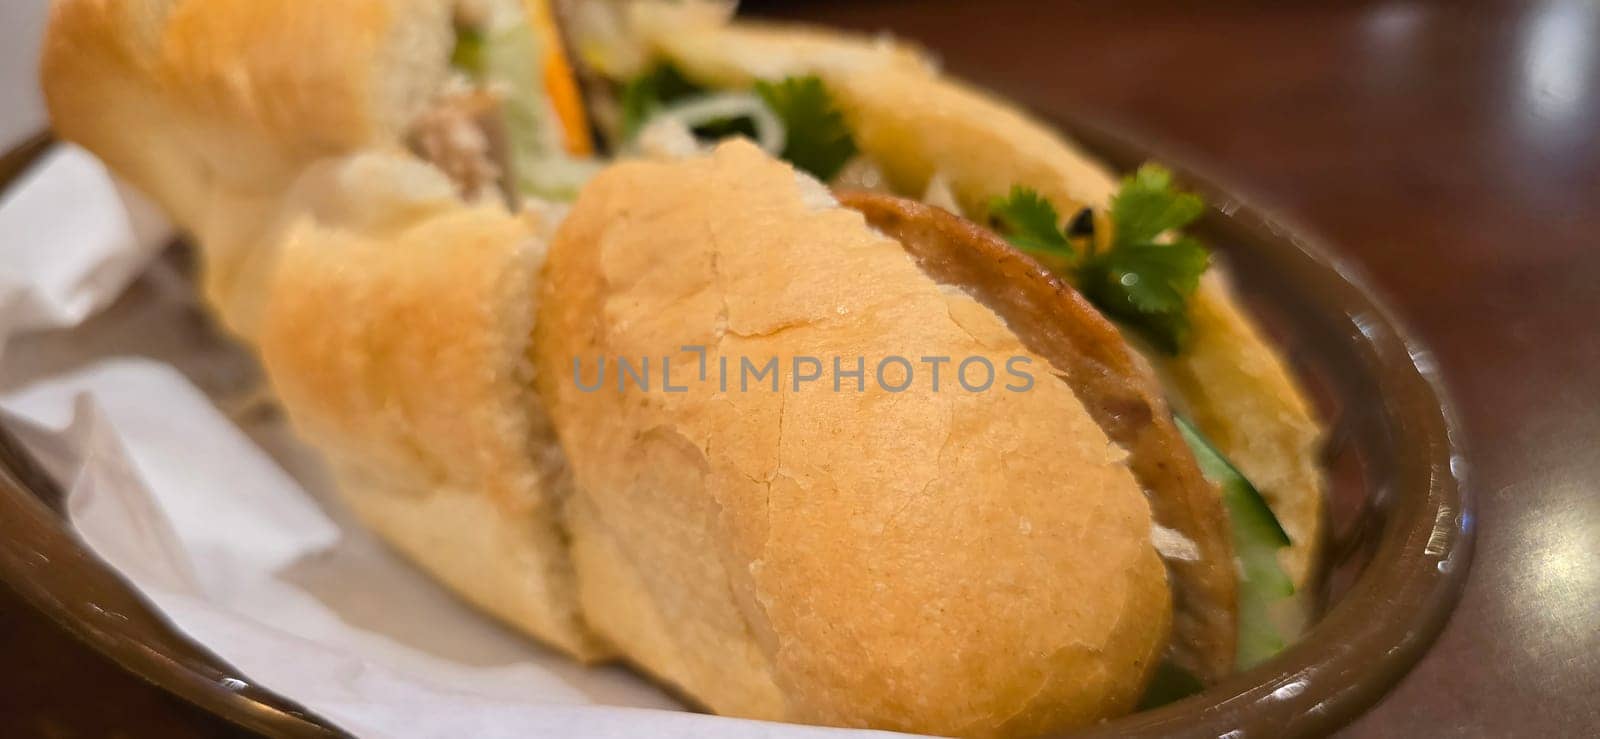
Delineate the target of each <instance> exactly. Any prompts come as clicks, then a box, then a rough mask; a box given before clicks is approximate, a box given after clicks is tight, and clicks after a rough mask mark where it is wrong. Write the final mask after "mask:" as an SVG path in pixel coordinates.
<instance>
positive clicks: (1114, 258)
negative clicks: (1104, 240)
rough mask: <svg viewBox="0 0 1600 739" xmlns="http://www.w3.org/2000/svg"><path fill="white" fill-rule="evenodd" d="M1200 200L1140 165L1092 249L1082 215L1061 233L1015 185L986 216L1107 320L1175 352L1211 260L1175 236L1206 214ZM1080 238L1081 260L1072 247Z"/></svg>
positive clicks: (1035, 198) (1041, 206) (1044, 209)
mask: <svg viewBox="0 0 1600 739" xmlns="http://www.w3.org/2000/svg"><path fill="white" fill-rule="evenodd" d="M1205 207H1206V206H1205V201H1203V200H1201V199H1200V198H1199V197H1198V196H1195V195H1193V194H1190V193H1186V192H1182V191H1180V190H1178V189H1176V188H1174V187H1173V185H1172V173H1171V172H1168V171H1167V170H1166V169H1163V168H1162V167H1159V166H1157V165H1154V164H1146V165H1144V166H1143V167H1140V168H1139V171H1138V172H1137V173H1135V174H1134V175H1133V176H1132V177H1129V178H1127V179H1125V180H1123V182H1122V188H1121V189H1120V190H1119V191H1118V192H1117V195H1116V197H1114V198H1112V200H1111V225H1112V235H1111V243H1110V248H1107V249H1101V250H1098V251H1097V250H1095V248H1094V246H1095V240H1094V217H1093V214H1091V213H1090V212H1089V211H1088V210H1087V209H1085V210H1081V211H1079V212H1078V213H1077V215H1075V216H1073V218H1072V223H1071V224H1070V225H1068V226H1067V228H1066V229H1065V230H1063V229H1062V227H1061V225H1060V222H1061V217H1060V215H1059V214H1058V213H1057V212H1056V209H1055V206H1053V205H1051V204H1050V202H1049V201H1048V200H1045V199H1044V198H1042V197H1040V196H1039V193H1038V192H1035V191H1034V190H1031V189H1029V188H1027V187H1023V186H1021V185H1017V186H1013V187H1012V188H1011V194H1010V195H1008V196H1006V197H1004V198H996V199H995V200H994V201H993V202H992V203H990V205H989V215H990V218H991V219H992V220H993V222H994V224H995V226H996V230H997V231H998V232H999V233H1000V234H1001V235H1003V236H1005V238H1006V240H1007V241H1010V242H1011V243H1012V244H1014V245H1016V246H1017V247H1018V248H1020V249H1022V250H1023V251H1026V252H1028V253H1029V254H1031V255H1033V256H1034V258H1036V259H1038V260H1039V261H1040V262H1041V263H1043V264H1044V265H1045V266H1047V267H1049V268H1050V269H1053V270H1055V271H1057V272H1060V273H1062V274H1064V275H1066V276H1067V277H1068V278H1069V279H1071V280H1072V281H1073V283H1074V284H1075V285H1077V287H1078V289H1079V290H1080V291H1081V292H1083V295H1084V297H1086V298H1088V299H1089V302H1091V303H1094V305H1095V306H1096V307H1098V308H1099V309H1100V310H1101V311H1102V312H1104V313H1105V314H1106V315H1108V316H1110V317H1112V318H1116V319H1117V320H1119V321H1121V322H1122V323H1123V324H1124V325H1126V326H1129V327H1131V328H1132V329H1134V330H1136V331H1139V332H1140V333H1142V334H1144V335H1145V336H1146V337H1147V338H1148V339H1149V340H1150V341H1151V342H1152V343H1154V344H1155V345H1156V346H1157V347H1159V348H1160V349H1161V350H1163V351H1166V352H1170V353H1177V351H1178V350H1179V349H1181V348H1182V347H1183V343H1184V341H1185V339H1187V337H1188V334H1189V328H1190V327H1189V305H1188V304H1189V297H1190V296H1191V295H1193V294H1194V291H1195V290H1196V289H1197V288H1198V287H1199V285H1200V275H1201V273H1203V272H1205V270H1206V267H1207V266H1209V265H1210V263H1211V254H1210V252H1209V251H1207V250H1206V247H1205V245H1203V244H1201V243H1200V242H1199V241H1198V240H1196V239H1194V238H1191V237H1189V236H1185V235H1183V234H1182V233H1181V232H1180V229H1182V228H1183V227H1185V226H1188V225H1189V224H1191V223H1193V222H1194V221H1195V220H1196V219H1197V218H1199V217H1200V215H1201V214H1202V213H1204V212H1205ZM1073 239H1085V240H1086V241H1085V243H1087V246H1088V249H1087V253H1086V254H1083V255H1080V254H1079V253H1078V251H1077V250H1076V249H1074V248H1073Z"/></svg>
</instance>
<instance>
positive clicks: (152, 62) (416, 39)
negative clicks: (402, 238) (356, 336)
mask: <svg viewBox="0 0 1600 739" xmlns="http://www.w3.org/2000/svg"><path fill="white" fill-rule="evenodd" d="M452 33H453V32H452V30H451V26H450V19H449V8H448V4H447V3H441V2H432V1H430V0H276V1H275V2H261V1H260V0H60V1H58V2H56V3H54V4H53V6H52V8H51V16H50V22H49V28H48V31H47V34H46V37H45V44H44V50H43V58H42V61H41V83H42V86H43V89H44V93H45V100H46V103H47V104H48V106H49V109H50V115H51V121H52V123H53V125H54V127H55V131H56V133H57V134H58V135H60V136H61V137H62V138H64V139H66V140H68V141H72V142H74V143H77V144H80V145H82V146H84V147H85V148H88V149H89V150H91V151H93V152H94V153H95V154H96V155H98V156H99V157H100V158H101V159H103V160H104V161H105V162H106V163H107V164H109V165H110V166H111V168H112V169H113V170H114V171H116V172H117V173H118V175H120V176H122V177H123V178H125V179H127V180H128V181H129V182H131V183H133V184H134V185H136V186H138V187H139V189H141V190H143V191H144V192H146V193H148V194H150V195H151V196H153V197H154V198H155V199H156V200H157V201H158V202H159V203H160V204H161V205H162V206H163V207H164V208H165V209H166V211H167V212H168V213H169V214H171V215H172V216H173V219H174V220H175V221H176V222H177V223H178V224H179V225H180V226H182V227H184V228H185V229H187V230H189V231H190V232H192V233H193V234H194V235H195V236H196V237H197V241H198V242H199V243H200V244H201V246H202V248H203V249H205V250H206V252H207V254H206V259H205V260H204V269H205V274H204V286H205V290H206V292H207V295H208V297H209V298H211V301H212V303H213V304H214V305H216V306H217V307H218V308H219V309H220V311H221V313H222V316H223V318H224V320H225V321H226V322H227V324H228V325H229V327H230V328H232V329H233V330H235V331H236V332H239V333H241V334H243V335H245V336H249V335H250V334H251V333H252V332H253V330H254V321H255V320H256V319H257V318H258V315H257V312H256V304H257V302H258V300H259V296H256V295H253V294H249V293H252V292H253V291H254V290H256V289H258V287H259V286H260V285H261V284H263V283H264V276H263V275H261V274H257V273H256V272H255V271H253V268H254V266H255V265H256V264H257V260H258V257H259V253H260V252H261V251H263V250H264V249H265V244H264V242H267V241H270V238H268V237H265V236H263V232H264V229H266V228H268V227H269V225H270V224H271V223H272V222H273V217H274V216H275V214H276V213H277V202H278V201H279V199H280V198H281V197H282V194H283V192H284V191H285V190H286V189H287V188H288V186H289V184H290V183H291V182H292V181H293V180H294V179H295V178H296V177H298V176H299V174H300V172H301V171H302V170H303V169H304V168H305V167H306V166H307V165H308V164H310V163H311V162H312V161H315V160H317V159H319V158H322V157H327V156H334V155H339V154H343V153H348V152H352V151H357V150H362V149H388V148H395V147H398V145H399V140H400V135H401V132H402V130H403V128H404V127H405V125H406V124H407V123H408V122H409V121H410V120H411V119H412V118H413V117H414V116H415V115H416V113H417V112H418V111H420V110H421V108H422V106H423V105H425V104H426V103H427V102H428V99H429V97H430V96H431V95H432V93H433V91H434V90H435V89H437V88H438V86H439V85H440V84H442V82H443V80H444V78H445V75H446V74H447V71H448V58H449V53H450V45H451V43H452V41H451V39H452ZM240 291H243V292H244V293H246V294H244V295H241V294H239V293H240Z"/></svg>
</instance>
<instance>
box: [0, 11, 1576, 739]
mask: <svg viewBox="0 0 1600 739" xmlns="http://www.w3.org/2000/svg"><path fill="white" fill-rule="evenodd" d="M750 9H751V10H753V11H758V12H766V13H775V14H779V15H786V16H796V17H807V18H813V19H817V20H821V21H825V22H829V23H833V24H838V25H843V26H849V27H857V28H863V29H880V28H890V29H894V30H895V31H896V32H897V33H899V34H900V35H902V36H905V37H908V38H912V39H916V40H918V41H921V42H923V43H924V44H926V45H927V46H928V47H930V48H932V49H936V50H937V51H938V52H939V53H940V54H941V55H942V56H943V58H944V60H945V63H946V66H947V67H948V68H949V69H950V70H952V71H954V72H956V73H957V74H960V75H962V76H965V77H968V78H970V79H972V80H975V81H977V82H979V83H982V84H986V85H989V86H992V87H994V88H996V89H998V90H1001V91H1003V92H1005V93H1007V94H1009V95H1012V96H1013V97H1016V98H1018V99H1020V100H1022V101H1023V102H1025V103H1027V104H1028V105H1030V106H1032V107H1033V108H1035V109H1036V110H1038V111H1040V112H1041V113H1043V114H1045V115H1048V114H1050V113H1051V112H1052V111H1061V110H1067V109H1087V110H1092V111H1096V112H1098V113H1102V114H1103V115H1104V117H1105V118H1107V119H1108V120H1111V121H1115V122H1118V123H1121V124H1123V125H1125V126H1126V127H1127V128H1128V129H1130V130H1132V131H1135V132H1137V133H1140V134H1142V135H1147V136H1148V137H1150V138H1153V139H1155V140H1157V141H1160V142H1165V143H1166V144H1169V145H1171V146H1172V147H1173V149H1174V150H1175V151H1178V152H1180V155H1181V156H1182V157H1183V158H1184V159H1185V160H1187V161H1188V162H1190V163H1193V164H1196V165H1199V166H1202V167H1203V168H1205V169H1206V170H1207V171H1209V172H1212V173H1214V174H1216V175H1217V176H1218V177H1219V178H1220V179H1223V180H1224V181H1231V182H1233V183H1235V185H1236V189H1237V190H1238V191H1239V192H1240V193H1241V194H1243V195H1245V196H1247V197H1250V198H1252V199H1254V200H1256V201H1257V202H1260V203H1262V204H1265V205H1267V206H1268V207H1270V208H1273V209H1276V210H1278V211H1280V212H1281V213H1282V214H1283V215H1284V216H1286V217H1287V218H1288V219H1289V220H1290V221H1293V222H1299V223H1301V224H1303V225H1304V226H1305V227H1306V228H1308V229H1309V230H1310V231H1311V232H1313V233H1316V234H1319V235H1321V236H1323V237H1325V238H1326V239H1327V241H1328V242H1330V243H1332V244H1333V245H1334V246H1335V247H1336V248H1337V249H1338V250H1339V251H1340V252H1341V253H1342V254H1344V255H1345V256H1347V257H1348V258H1349V259H1350V261H1352V262H1353V263H1355V264H1357V265H1359V266H1360V267H1361V268H1363V269H1364V270H1365V271H1366V272H1367V273H1369V274H1370V276H1371V277H1372V278H1373V282H1374V283H1375V284H1376V285H1377V286H1378V287H1379V288H1380V289H1382V290H1383V291H1385V292H1386V293H1388V295H1389V297H1390V298H1391V301H1392V303H1393V304H1394V305H1395V306H1396V307H1397V308H1398V309H1399V311H1400V314H1401V316H1402V317H1403V318H1404V319H1405V320H1406V321H1407V322H1408V323H1409V324H1410V325H1411V326H1412V327H1413V328H1414V329H1416V331H1417V333H1418V334H1419V335H1420V337H1421V338H1422V339H1423V341H1424V342H1425V343H1426V344H1427V345H1428V346H1430V347H1431V348H1432V349H1433V352H1434V358H1435V359H1436V361H1437V362H1438V364H1439V366H1440V367H1441V368H1442V370H1443V374H1444V377H1445V378H1446V381H1447V383H1448V385H1449V387H1450V389H1451V391H1452V392H1453V394H1454V396H1455V399H1456V401H1457V402H1458V405H1459V409H1460V411H1461V415H1462V417H1463V420H1464V425H1465V427H1466V430H1467V432H1468V438H1467V444H1468V449H1469V456H1470V459H1471V462H1472V469H1471V478H1470V484H1471V486H1472V488H1473V489H1474V491H1475V492H1476V494H1477V497H1478V505H1479V507H1478V511H1479V515H1480V524H1481V528H1480V535H1479V540H1478V549H1477V556H1476V561H1475V563H1474V565H1473V570H1472V577H1471V580H1470V582H1469V584H1468V586H1467V590H1466V595H1465V597H1464V599H1463V601H1462V604H1461V607H1460V609H1459V611H1458V612H1457V613H1456V616H1455V618H1454V619H1453V621H1452V622H1451V624H1450V626H1449V628H1448V629H1447V630H1446V632H1445V634H1444V635H1443V637H1442V638H1441V639H1440V640H1439V642H1438V644H1437V646H1436V647H1435V648H1434V649H1433V651H1432V652H1431V653H1430V654H1429V656H1428V657H1427V658H1426V659H1425V660H1424V661H1423V662H1422V664H1421V665H1419V666H1418V667H1417V669H1416V670H1415V671H1414V672H1412V674H1411V675H1410V677H1408V678H1407V679H1406V680H1405V682H1404V683H1402V684H1401V685H1400V687H1399V688H1398V689H1397V690H1396V691H1395V692H1394V693H1393V694H1392V695H1391V696H1390V697H1389V698H1388V699H1387V700H1385V701H1384V702H1383V703H1382V704H1380V705H1379V706H1378V707H1377V708H1375V709H1374V710H1373V711H1371V712H1370V713H1369V714H1367V715H1366V716H1365V717H1364V718H1362V719H1361V720H1359V721H1358V722H1357V723H1355V724H1354V725H1353V726H1352V727H1351V728H1350V729H1349V730H1348V732H1347V733H1348V734H1350V735H1351V736H1412V735H1421V736H1437V735H1441V734H1455V735H1472V736H1477V735H1483V736H1506V735H1512V734H1515V735H1528V736H1539V735H1550V736H1572V735H1584V734H1587V735H1594V734H1596V733H1600V704H1597V703H1596V701H1595V698H1594V697H1595V696H1596V695H1597V694H1600V490H1597V489H1596V488H1597V484H1600V330H1597V328H1596V327H1595V322H1596V321H1597V319H1600V237H1597V235H1596V234H1600V209H1596V208H1595V206H1596V205H1600V134H1597V132H1600V8H1597V6H1596V5H1593V4H1590V3H1585V2H1580V1H1577V0H1573V1H1571V2H1547V3H1531V2H1525V3H1481V4H1469V3H1451V2H1438V3H1349V2H1345V3H1332V2H1330V3H1323V4H1310V3H1263V4H1261V5H1260V6H1258V7H1244V6H1228V7H1222V8H1218V7H1215V5H1214V4H1198V3H1190V2H1180V1H1179V0H1170V1H1164V2H1120V3H1116V2H1103V3H1087V4H1079V3H1045V2H1039V1H1038V0H1004V1H1002V2H982V3H978V2H971V1H970V0H933V1H929V2H871V3H865V2H837V3H806V4H799V3H781V4H780V3H757V4H753V5H751V6H750ZM0 654H3V655H5V658H4V660H5V663H6V666H7V668H8V669H6V670H5V671H4V676H3V677H0V734H7V735H10V734H11V733H12V732H7V731H4V729H5V728H8V727H7V726H6V725H7V724H9V725H11V726H12V727H15V728H20V729H25V730H26V731H27V733H29V734H34V733H45V732H47V733H48V734H50V735H55V736H99V735H102V734H104V733H106V732H107V731H108V729H110V728H112V727H122V729H123V731H122V732H121V733H122V734H124V735H140V736H143V735H151V736H155V735H161V736H206V735H213V734H216V733H218V732H219V731H221V729H222V727H221V726H220V725H219V724H218V723H217V722H215V721H214V720H212V719H209V718H207V717H204V716H200V715H197V714H196V712H194V711H191V710H189V709H187V708H186V707H184V706H183V705H181V704H179V703H177V702H176V701H174V700H171V699H168V698H166V697H165V696H162V695H160V694H158V693H156V692H155V691H154V689H152V688H148V687H146V686H144V685H142V684H141V683H139V682H138V681H137V680H135V679H134V678H131V677H127V676H124V675H122V674H120V673H119V672H117V671H116V669H115V668H113V667H111V666H110V665H109V664H107V663H105V662H104V661H103V660H101V659H100V658H99V657H97V656H95V655H92V654H88V653H86V652H84V651H83V650H82V649H80V648H78V647H76V646H75V645H74V644H73V643H71V642H70V640H68V639H67V638H66V637H64V636H62V635H60V634H58V633H57V632H56V631H55V630H54V629H53V627H51V626H50V625H49V624H45V623H41V622H40V621H39V619H38V618H37V617H36V616H33V615H32V614H30V613H28V612H26V611H25V610H22V609H21V608H20V606H19V605H18V604H17V602H16V601H15V599H13V598H11V597H10V596H9V595H5V594H0Z"/></svg>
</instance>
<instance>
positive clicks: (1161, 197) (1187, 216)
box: [1111, 164, 1206, 243]
mask: <svg viewBox="0 0 1600 739" xmlns="http://www.w3.org/2000/svg"><path fill="white" fill-rule="evenodd" d="M1205 209H1206V204H1205V201H1203V200H1201V199H1200V197H1199V196H1197V195H1193V194H1191V193H1186V192H1182V191H1179V190H1177V189H1175V188H1173V186H1172V173H1171V172H1168V171H1167V170H1166V169H1165V168H1163V167H1161V166H1158V165H1155V164H1146V165H1144V166H1142V167H1140V168H1139V171H1138V172H1137V173H1135V174H1134V175H1133V176H1132V177H1129V178H1127V179H1124V180H1123V181H1122V189H1121V190H1119V191H1117V196H1116V197H1115V198H1113V199H1112V200H1111V222H1112V223H1113V224H1115V226H1116V236H1117V240H1118V241H1121V242H1125V243H1142V242H1147V241H1152V240H1154V239H1155V238H1156V237H1157V236H1160V235H1161V234H1163V233H1166V232H1168V231H1172V230H1176V229H1180V228H1183V227H1184V226H1187V225H1189V224H1190V223H1193V222H1194V221H1195V219H1196V218H1199V217H1200V214H1201V213H1203V212H1205Z"/></svg>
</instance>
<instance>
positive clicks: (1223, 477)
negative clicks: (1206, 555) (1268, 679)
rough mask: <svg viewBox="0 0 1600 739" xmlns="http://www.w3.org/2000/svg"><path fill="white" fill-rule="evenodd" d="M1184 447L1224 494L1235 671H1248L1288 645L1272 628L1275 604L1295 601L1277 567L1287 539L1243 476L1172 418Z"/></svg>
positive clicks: (1188, 427) (1189, 428) (1289, 583)
mask: <svg viewBox="0 0 1600 739" xmlns="http://www.w3.org/2000/svg"><path fill="white" fill-rule="evenodd" d="M1174 420H1176V421H1177V424H1178V430H1179V431H1180V432H1182V433H1183V439H1184V441H1186V442H1188V443H1189V448H1190V449H1191V450H1193V451H1194V456H1195V460H1196V461H1197V462H1199V463H1200V471H1201V472H1202V473H1204V474H1205V476H1206V478H1207V479H1209V480H1211V481H1212V482H1214V483H1216V484H1217V485H1218V486H1219V487H1221V488H1222V504H1223V507H1224V508H1226V509H1227V511H1228V520H1229V522H1230V524H1231V528H1232V530H1233V551H1234V556H1235V558H1236V559H1237V561H1238V566H1239V646H1238V652H1237V654H1236V657H1235V660H1234V662H1235V668H1236V669H1240V670H1243V669H1247V668H1250V667H1254V666H1255V665H1258V664H1261V663H1262V662H1264V661H1266V660H1267V659H1268V658H1270V657H1271V656H1272V655H1274V654H1277V653H1278V652H1280V651H1283V648H1284V647H1285V646H1286V645H1287V643H1286V641H1285V639H1284V637H1283V634H1282V633H1281V632H1280V631H1279V630H1278V627H1277V625H1276V624H1274V623H1273V619H1272V614H1271V607H1272V605H1273V603H1275V602H1277V601H1280V600H1282V599H1284V598H1287V597H1289V596H1291V595H1294V582H1293V581H1292V580H1290V579H1289V576H1288V575H1287V574H1284V571H1283V567H1282V566H1280V565H1279V564H1278V550H1279V549H1282V548H1284V547H1286V546H1289V534H1288V533H1286V532H1285V531H1284V530H1283V526H1282V525H1281V524H1279V523H1278V517H1277V516H1274V515H1272V509H1271V508H1269V507H1267V501H1266V499H1265V498H1262V497H1261V492H1260V491H1258V490H1256V488H1255V486H1254V485H1251V484H1250V481H1249V480H1247V479H1245V477H1244V475H1242V474H1239V470H1238V469H1236V468H1235V467H1234V466H1233V465H1232V464H1231V463H1229V462H1228V460H1227V458H1225V457H1223V456H1222V454H1221V453H1220V452H1218V451H1217V450H1216V448H1215V447H1213V446H1211V443H1210V442H1208V441H1206V439H1205V437H1203V436H1201V435H1200V432H1199V431H1197V430H1195V428H1194V427H1193V426H1192V425H1190V424H1189V422H1188V421H1186V420H1184V419H1182V418H1175V419H1174Z"/></svg>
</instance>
